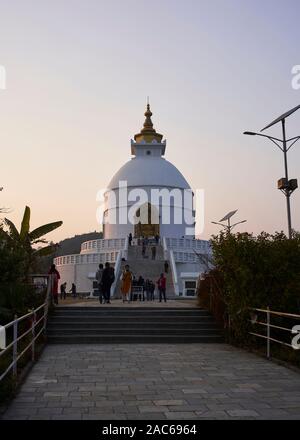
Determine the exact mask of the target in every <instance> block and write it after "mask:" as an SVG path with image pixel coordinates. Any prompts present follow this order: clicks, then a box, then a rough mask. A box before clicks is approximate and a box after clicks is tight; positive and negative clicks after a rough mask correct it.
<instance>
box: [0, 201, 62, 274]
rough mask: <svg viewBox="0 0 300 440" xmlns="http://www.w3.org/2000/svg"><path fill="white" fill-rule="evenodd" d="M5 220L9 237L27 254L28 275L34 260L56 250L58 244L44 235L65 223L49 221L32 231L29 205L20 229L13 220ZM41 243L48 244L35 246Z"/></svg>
mask: <svg viewBox="0 0 300 440" xmlns="http://www.w3.org/2000/svg"><path fill="white" fill-rule="evenodd" d="M4 222H5V224H6V226H7V227H8V232H7V236H8V238H9V239H10V240H13V241H14V242H15V243H16V244H17V245H18V246H20V247H21V248H22V249H23V250H24V251H25V253H26V256H27V258H26V259H27V264H26V266H27V267H26V272H27V273H26V275H28V273H29V271H30V269H31V267H32V264H33V262H34V261H35V260H36V259H37V258H38V257H44V256H46V255H51V254H52V253H53V252H54V251H55V249H56V245H55V244H48V241H47V240H45V239H44V238H43V236H44V235H46V234H48V233H49V232H52V231H54V230H55V229H57V228H59V227H60V226H61V225H62V224H63V222H62V221H58V222H53V223H48V224H46V225H43V226H39V227H38V228H36V229H34V230H33V231H30V208H29V207H28V206H26V207H25V211H24V215H23V219H22V222H21V228H20V231H18V229H17V228H16V226H15V225H14V223H13V222H12V221H11V220H9V219H7V218H5V219H4ZM41 243H43V244H47V246H44V247H42V248H38V249H36V248H35V246H36V245H38V244H41Z"/></svg>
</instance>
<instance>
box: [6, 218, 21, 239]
mask: <svg viewBox="0 0 300 440" xmlns="http://www.w3.org/2000/svg"><path fill="white" fill-rule="evenodd" d="M4 222H5V224H6V225H7V226H8V228H9V233H10V236H11V238H13V239H14V240H19V239H20V235H19V232H18V230H17V228H16V227H15V225H14V224H13V222H12V221H10V220H8V218H5V219H4Z"/></svg>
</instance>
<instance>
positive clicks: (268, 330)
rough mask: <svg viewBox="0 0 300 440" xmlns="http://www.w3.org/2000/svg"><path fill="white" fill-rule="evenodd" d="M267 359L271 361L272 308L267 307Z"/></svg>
mask: <svg viewBox="0 0 300 440" xmlns="http://www.w3.org/2000/svg"><path fill="white" fill-rule="evenodd" d="M267 358H268V359H270V307H269V306H268V307H267Z"/></svg>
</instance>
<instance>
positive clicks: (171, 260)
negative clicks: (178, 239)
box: [170, 249, 179, 295]
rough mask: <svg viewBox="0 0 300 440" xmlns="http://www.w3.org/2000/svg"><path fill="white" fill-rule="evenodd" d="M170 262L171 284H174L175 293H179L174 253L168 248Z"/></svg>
mask: <svg viewBox="0 0 300 440" xmlns="http://www.w3.org/2000/svg"><path fill="white" fill-rule="evenodd" d="M170 263H171V270H172V278H173V285H174V291H175V295H179V286H178V278H177V268H176V263H175V258H174V253H173V250H172V249H170Z"/></svg>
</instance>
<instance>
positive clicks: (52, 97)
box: [0, 0, 300, 241]
mask: <svg viewBox="0 0 300 440" xmlns="http://www.w3.org/2000/svg"><path fill="white" fill-rule="evenodd" d="M299 13H300V3H299V1H298V0H286V1H285V2H282V1H278V0H259V1H258V0H251V1H249V0H226V1H225V0H209V1H208V0H205V1H204V0H185V1H181V0H180V1H179V0H152V1H149V0H110V1H107V0H106V1H104V0H97V1H96V0H85V1H83V0H51V1H45V0H36V1H33V0H27V1H26V2H24V0H20V1H16V0H9V1H3V0H0V66H3V67H4V68H5V72H6V88H5V90H2V89H0V151H1V156H0V161H1V162H0V187H2V186H3V187H4V189H3V191H2V192H0V206H5V207H7V208H9V209H10V212H9V213H8V214H7V217H8V218H10V219H11V220H12V221H14V222H15V223H16V224H17V225H19V223H20V221H21V218H22V215H23V211H24V207H25V205H28V206H30V207H31V211H32V221H31V228H32V229H33V228H34V227H37V226H40V225H41V224H44V223H48V222H50V221H56V220H63V222H64V224H63V226H62V227H61V228H60V229H57V230H56V231H54V232H52V233H51V234H49V235H48V238H49V239H51V240H54V241H58V240H60V239H63V238H66V237H70V236H73V235H75V234H80V233H84V232H89V231H95V230H99V225H98V223H97V221H96V209H97V206H98V205H97V201H96V194H97V191H98V190H99V189H102V188H105V187H106V186H107V184H108V182H109V181H110V179H111V177H112V176H113V174H114V173H115V172H116V171H117V170H118V169H119V168H120V167H121V166H122V165H123V164H124V163H125V162H126V161H127V160H129V159H130V139H131V138H133V136H134V134H135V133H137V132H138V131H139V130H140V128H141V127H142V124H143V122H144V116H143V113H144V111H145V104H146V99H147V96H149V97H150V104H151V109H152V111H153V118H152V119H153V122H154V126H155V128H156V129H157V131H158V132H159V133H163V134H164V136H165V138H166V139H167V151H166V156H165V157H166V159H168V160H169V161H171V162H172V163H173V164H174V165H175V166H177V168H178V169H179V170H180V171H181V172H182V174H183V175H184V176H185V178H186V179H187V180H188V182H189V183H190V185H191V187H192V188H193V189H204V190H205V229H204V232H203V234H202V236H201V237H200V238H203V239H207V238H209V237H210V236H211V234H214V233H217V232H218V227H217V226H215V225H213V224H211V221H212V220H216V221H218V220H220V218H222V217H223V216H224V215H225V214H226V213H227V212H229V211H231V210H234V209H238V213H237V214H236V217H235V218H236V220H237V221H238V220H244V219H247V223H245V224H243V225H241V226H240V227H238V229H237V231H249V232H254V233H255V234H257V233H259V232H261V231H263V230H264V231H267V232H270V233H273V232H274V231H277V230H279V231H280V230H285V231H286V226H287V221H286V205H285V199H284V196H283V195H282V194H281V192H280V191H279V190H278V189H277V180H278V179H279V178H281V177H283V175H284V169H283V156H282V153H281V152H280V150H278V149H277V148H276V146H274V145H273V144H272V143H271V142H269V141H268V140H264V139H262V138H257V137H256V138H255V137H250V136H249V137H247V136H244V135H243V134H242V133H243V132H244V131H245V130H253V131H259V130H260V129H262V128H263V127H264V126H265V125H266V124H267V123H268V122H270V121H272V120H273V119H275V118H276V117H277V116H279V115H280V114H282V113H283V112H285V111H286V110H288V109H290V108H292V107H295V106H296V105H298V104H300V89H299V90H295V89H294V88H293V87H292V78H293V75H292V73H291V71H292V68H293V66H295V65H300V54H299V38H300V27H299ZM287 132H288V135H289V137H293V136H296V135H300V110H299V112H298V113H295V114H294V115H293V116H291V117H290V118H289V120H287ZM268 134H270V135H274V136H279V135H280V130H279V127H273V128H272V129H270V130H269V131H268ZM289 174H290V178H298V179H300V142H299V145H297V144H296V145H295V146H294V147H293V148H292V149H291V150H290V152H289ZM292 223H293V227H294V228H295V229H297V230H300V190H298V191H296V192H295V193H294V194H293V196H292Z"/></svg>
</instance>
